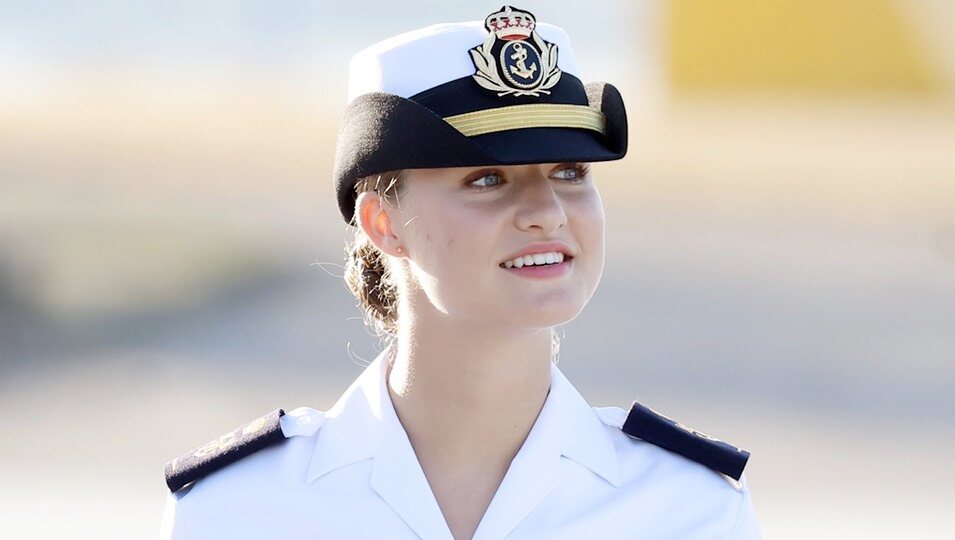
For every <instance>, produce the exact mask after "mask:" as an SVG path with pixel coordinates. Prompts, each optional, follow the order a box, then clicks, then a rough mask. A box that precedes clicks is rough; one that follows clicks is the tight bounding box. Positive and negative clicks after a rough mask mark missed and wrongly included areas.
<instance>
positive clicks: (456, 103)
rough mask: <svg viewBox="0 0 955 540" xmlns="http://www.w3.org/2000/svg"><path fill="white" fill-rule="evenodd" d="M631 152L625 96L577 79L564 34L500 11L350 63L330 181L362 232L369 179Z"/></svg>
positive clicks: (367, 52)
mask: <svg viewBox="0 0 955 540" xmlns="http://www.w3.org/2000/svg"><path fill="white" fill-rule="evenodd" d="M626 151H627V117H626V111H625V109H624V105H623V100H622V98H621V97H620V93H619V92H618V91H617V89H616V88H614V87H613V85H611V84H608V83H602V82H601V83H588V84H585V83H583V82H582V81H581V79H580V72H579V70H578V67H577V64H576V61H575V59H574V55H573V50H572V49H571V45H570V39H569V37H568V36H567V33H566V32H564V30H563V29H561V28H560V27H557V26H554V25H550V24H545V23H538V22H537V20H536V18H535V17H534V15H533V14H531V13H530V12H527V11H524V10H521V9H518V8H514V7H512V6H502V7H501V9H500V10H499V11H497V12H494V13H491V14H490V15H488V16H487V17H486V18H485V19H484V21H475V22H466V23H450V24H437V25H432V26H428V27H425V28H421V29H418V30H414V31H411V32H406V33H404V34H400V35H397V36H394V37H391V38H388V39H385V40H384V41H381V42H379V43H376V44H374V45H372V46H370V47H368V48H366V49H364V50H362V51H361V52H359V53H357V54H356V55H355V56H354V57H353V58H352V60H351V62H350V66H349V78H348V105H347V106H346V108H345V112H344V114H343V116H342V121H341V125H340V128H339V133H338V140H337V147H336V153H335V166H334V171H333V182H334V185H335V190H336V194H337V198H338V205H339V210H340V211H341V214H342V217H343V218H344V220H345V222H346V223H349V224H352V225H354V224H355V221H354V210H355V208H354V206H355V199H356V193H355V191H354V186H355V182H356V180H357V179H359V178H361V177H364V176H368V175H372V174H376V173H382V172H386V171H391V170H397V169H411V168H434V167H473V166H484V165H518V164H528V163H551V162H569V161H580V162H590V161H607V160H614V159H620V158H622V157H623V156H624V155H625V154H626Z"/></svg>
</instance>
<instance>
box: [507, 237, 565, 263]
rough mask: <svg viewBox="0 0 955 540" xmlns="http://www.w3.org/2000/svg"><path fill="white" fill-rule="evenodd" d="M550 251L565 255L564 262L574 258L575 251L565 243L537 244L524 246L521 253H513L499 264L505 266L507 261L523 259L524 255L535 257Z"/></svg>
mask: <svg viewBox="0 0 955 540" xmlns="http://www.w3.org/2000/svg"><path fill="white" fill-rule="evenodd" d="M548 251H558V252H560V253H563V254H564V260H567V259H571V258H573V256H574V253H575V252H574V251H573V250H572V249H570V246H568V245H567V244H565V243H563V242H559V241H551V242H537V243H534V244H530V245H527V246H524V247H523V248H522V249H521V250H520V251H517V252H515V253H512V254H511V255H510V256H509V257H507V258H505V259H504V260H502V261H501V262H500V263H499V264H500V265H503V264H504V263H505V262H507V261H512V260H514V259H516V258H518V257H523V256H524V255H534V254H535V253H547V252H548Z"/></svg>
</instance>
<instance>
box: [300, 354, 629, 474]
mask: <svg viewBox="0 0 955 540" xmlns="http://www.w3.org/2000/svg"><path fill="white" fill-rule="evenodd" d="M393 349H394V345H393V344H392V345H389V346H388V347H386V348H385V350H384V351H382V352H381V353H380V354H379V355H378V356H377V358H375V360H374V361H372V363H371V364H370V365H368V366H367V367H366V368H365V370H364V371H363V372H362V373H361V375H360V376H359V377H358V378H357V379H356V380H355V381H354V382H353V383H352V384H351V386H349V387H348V389H347V390H345V392H344V393H343V394H342V396H341V397H340V398H339V399H338V401H337V402H336V403H335V405H334V406H332V408H331V409H329V410H328V411H327V412H326V413H325V420H324V423H323V424H322V427H321V429H320V430H319V433H318V437H317V438H316V442H315V449H314V451H313V454H312V459H311V462H310V463H309V467H308V473H307V477H306V481H307V482H308V483H311V482H314V481H315V479H317V478H319V477H320V476H322V475H324V474H326V473H328V472H330V471H332V470H335V469H338V468H340V467H344V466H346V465H349V464H352V463H356V462H359V461H362V460H365V459H369V458H376V457H377V456H380V455H381V454H382V453H383V452H389V451H392V450H393V449H394V448H395V446H394V443H395V442H396V440H395V438H396V437H399V438H401V441H400V442H403V443H406V441H407V435H406V433H405V431H404V428H403V427H402V426H401V423H400V421H399V419H398V416H397V414H396V413H395V410H394V405H393V404H392V401H391V396H390V394H389V393H388V388H387V380H386V377H385V374H386V373H387V368H388V362H389V361H390V358H391V354H392V351H393ZM550 366H551V370H550V371H551V386H550V391H549V392H548V395H547V399H546V400H545V402H544V406H543V408H542V409H541V412H540V414H539V416H538V418H537V420H536V422H535V424H534V426H533V428H532V429H531V432H530V433H529V434H528V437H527V439H526V440H525V442H524V450H523V451H522V452H521V454H525V457H526V454H528V453H530V454H532V455H534V456H536V455H538V453H540V457H541V458H542V459H549V458H550V455H556V456H557V457H558V458H559V456H565V457H567V458H569V459H571V460H573V461H574V462H576V463H578V464H580V465H582V466H584V467H586V468H588V469H590V470H591V471H593V472H594V473H596V474H597V475H599V476H600V477H601V478H603V479H604V480H606V481H607V482H609V483H610V484H612V485H614V486H619V485H620V481H621V480H620V469H619V464H618V462H617V457H616V451H615V448H614V445H613V441H612V440H611V438H610V435H609V433H607V430H606V427H605V425H604V424H603V422H601V420H600V419H599V417H598V416H597V415H596V413H595V412H594V410H593V408H591V406H590V405H589V404H588V403H587V401H586V400H585V399H584V397H583V396H581V395H580V393H579V392H578V391H577V389H576V388H574V386H573V385H572V384H571V383H570V381H568V380H567V378H566V377H565V376H564V374H563V373H562V372H561V371H560V369H559V368H558V367H557V364H555V363H554V362H551V363H550ZM545 455H546V457H545ZM418 467H420V465H419V466H418Z"/></svg>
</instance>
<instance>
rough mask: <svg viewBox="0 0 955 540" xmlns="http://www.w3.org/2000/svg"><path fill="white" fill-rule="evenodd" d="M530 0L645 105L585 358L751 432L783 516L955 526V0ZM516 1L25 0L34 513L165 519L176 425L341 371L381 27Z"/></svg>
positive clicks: (629, 390)
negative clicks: (359, 147) (337, 185)
mask: <svg viewBox="0 0 955 540" xmlns="http://www.w3.org/2000/svg"><path fill="white" fill-rule="evenodd" d="M518 6H519V7H522V8H525V9H528V10H530V11H532V12H533V13H535V14H536V15H537V17H538V19H539V20H541V21H546V22H552V23H555V24H558V25H561V26H563V27H564V28H565V29H567V31H568V33H569V34H570V35H571V36H572V37H573V39H574V47H575V52H576V56H577V59H578V62H579V64H580V65H581V66H582V68H583V70H584V71H583V74H584V79H586V80H609V81H612V82H614V83H615V84H616V85H617V86H618V87H619V88H620V90H621V91H622V93H623V95H624V98H625V100H626V103H627V107H628V112H629V114H630V125H631V133H632V135H631V142H630V148H631V150H630V153H629V155H628V156H627V158H626V159H624V160H623V161H620V162H615V163H611V164H600V165H597V166H595V171H596V174H597V175H598V178H597V182H598V185H599V189H600V191H601V194H602V196H603V199H604V204H605V207H606V211H607V259H606V269H605V271H604V274H603V278H602V281H601V284H600V287H599V289H598V291H597V294H596V295H595V296H594V298H593V299H592V301H591V304H590V305H589V306H588V307H587V309H585V310H584V312H583V313H582V314H581V316H580V317H579V318H578V319H576V320H574V321H573V322H571V323H569V324H567V325H564V326H563V327H561V332H562V333H563V335H564V338H563V345H562V348H561V354H560V366H561V369H562V370H563V371H564V372H565V373H566V374H567V375H568V377H569V378H570V379H571V381H573V382H574V383H575V384H576V385H577V387H578V388H579V389H580V390H581V392H582V393H583V394H584V395H585V397H587V398H588V399H589V400H590V401H591V403H592V404H594V405H600V406H603V405H617V406H621V407H624V408H626V407H628V406H629V404H630V402H631V401H632V400H634V399H640V400H641V401H643V402H645V403H648V404H651V405H652V406H653V407H654V408H656V409H658V410H660V411H663V412H665V413H666V414H668V415H670V416H673V417H675V418H678V419H680V420H681V421H683V422H684V423H686V424H687V425H691V426H694V427H696V428H698V429H700V430H702V431H704V432H707V433H710V434H712V435H714V436H717V437H720V438H723V439H726V440H729V441H732V442H734V443H736V444H739V445H741V446H743V447H744V448H747V449H749V450H750V451H752V453H753V457H752V458H751V460H750V464H749V466H748V468H747V475H748V477H749V481H750V485H751V488H752V490H753V493H754V501H755V506H756V510H757V512H758V514H759V516H760V519H761V522H762V525H763V528H764V530H765V533H766V536H767V538H834V539H835V538H838V539H846V538H866V539H874V538H955V517H953V515H952V508H955V492H953V489H952V486H953V485H955V467H953V466H952V462H951V456H952V455H955V392H953V390H955V33H953V32H952V28H955V5H953V4H952V3H951V2H949V1H947V0H896V1H892V0H710V1H707V2H700V1H692V0H670V1H665V0H652V1H649V0H644V1H640V2H626V1H622V0H621V1H609V2H599V3H586V4H581V3H580V2H572V1H553V0H552V1H540V0H525V1H524V2H522V3H520V4H518ZM499 7H500V2H499V1H495V2H493V3H492V2H477V3H476V2H468V3H467V5H465V4H464V3H451V2H444V1H439V0H427V1H421V0H419V1H417V2H415V3H414V4H410V3H409V4H406V5H397V3H394V2H374V1H371V0H351V1H349V2H347V3H346V4H343V3H340V2H329V1H326V0H311V1H304V0H288V1H272V2H262V1H259V2H252V1H231V2H216V1H208V2H173V1H170V2H144V1H122V2H120V1H115V2H114V1H100V2H95V3H79V2H67V1H63V0H59V1H42V0H40V1H34V2H10V1H2V2H0V433H2V438H0V440H2V442H0V453H2V454H0V478H3V484H4V486H5V489H3V490H0V537H3V538H54V537H71V538H146V537H154V536H155V535H156V534H157V532H158V526H159V520H160V516H161V513H162V506H163V503H164V497H165V494H166V488H165V485H164V483H163V479H162V472H161V469H162V465H163V463H164V462H165V461H166V460H168V459H171V458H173V457H175V456H177V455H180V454H182V453H184V452H186V451H188V450H190V449H192V448H195V447H197V446H199V445H201V444H203V443H205V442H207V441H208V440H210V439H211V438H213V437H215V436H218V435H219V434H221V433H224V432H226V431H228V430H229V429H231V428H233V427H235V426H236V425H239V424H241V423H243V422H245V421H247V420H248V419H251V418H254V417H256V416H258V415H260V414H262V413H263V412H264V411H267V410H270V409H271V408H274V407H279V406H281V407H285V408H286V409H291V408H294V407H298V406H302V405H307V406H311V407H315V408H319V409H327V408H328V407H330V406H331V405H332V404H333V403H334V401H335V399H336V398H337V397H338V395H339V394H340V393H341V392H342V391H343V390H344V389H345V388H346V387H347V385H348V384H349V383H350V382H351V381H352V380H353V379H354V378H355V377H356V376H357V375H358V374H359V373H360V372H361V370H362V368H363V365H364V364H365V363H367V362H368V361H370V360H372V359H373V358H374V356H375V355H376V353H377V350H378V343H377V341H376V339H374V338H373V337H372V336H371V335H370V334H369V332H368V331H366V330H365V328H364V327H363V325H362V321H361V316H360V312H359V311H358V309H357V307H356V301H355V300H354V298H352V297H351V296H350V294H349V293H348V291H347V290H346V289H345V287H344V285H343V282H342V280H341V277H340V276H341V274H342V269H341V264H342V262H343V248H344V241H345V240H346V239H347V238H349V236H350V234H351V231H350V230H349V229H348V228H347V227H346V226H345V225H344V224H343V222H342V221H341V218H340V216H339V214H338V211H337V208H336V206H335V204H334V202H333V197H332V186H331V180H330V172H331V166H332V159H333V153H334V137H335V133H336V129H337V124H338V120H339V116H340V114H341V112H342V110H343V108H344V105H345V89H346V87H345V78H346V71H347V62H348V59H349V57H350V56H351V55H352V54H354V53H355V52H357V51H358V50H360V49H361V48H362V47H364V46H366V45H369V44H371V43H372V42H375V41H377V40H379V39H382V38H385V37H388V36H390V35H393V34H396V33H399V32H403V31H406V30H411V29H414V28H417V27H421V26H425V25H427V24H430V23H434V22H446V21H459V20H470V19H479V18H482V17H483V16H484V15H485V14H487V13H489V12H491V11H493V10H496V9H497V8H499Z"/></svg>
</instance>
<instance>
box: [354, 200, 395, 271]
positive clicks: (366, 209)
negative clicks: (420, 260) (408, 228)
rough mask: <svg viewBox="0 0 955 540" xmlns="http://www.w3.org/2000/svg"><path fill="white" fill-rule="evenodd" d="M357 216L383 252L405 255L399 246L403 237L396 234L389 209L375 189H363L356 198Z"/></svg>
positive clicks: (370, 237)
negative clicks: (385, 206)
mask: <svg viewBox="0 0 955 540" xmlns="http://www.w3.org/2000/svg"><path fill="white" fill-rule="evenodd" d="M355 216H356V217H357V218H358V226H359V227H361V229H362V230H363V231H365V234H366V235H367V236H368V239H369V240H371V243H372V244H375V247H377V248H378V249H379V250H380V251H381V252H382V253H386V254H388V255H391V256H392V257H403V256H404V253H403V252H402V253H399V252H398V251H397V248H398V247H399V246H401V239H399V238H398V237H397V236H395V234H394V231H393V230H392V227H391V216H390V215H389V214H388V209H386V208H384V207H382V205H381V196H380V195H378V193H376V192H374V191H363V192H362V193H359V194H358V198H357V199H355Z"/></svg>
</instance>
